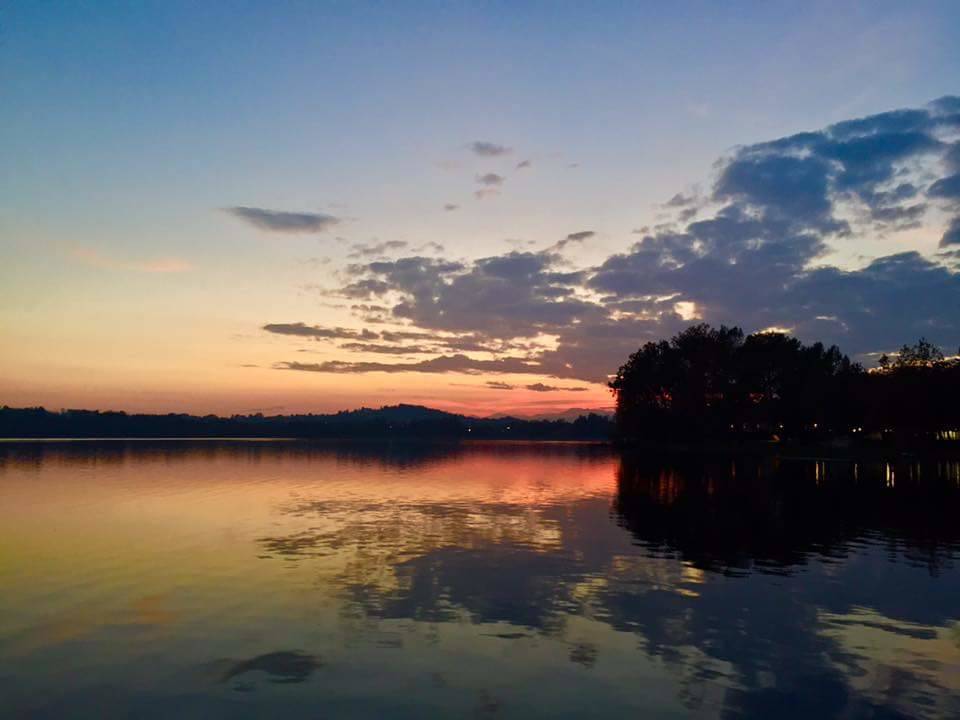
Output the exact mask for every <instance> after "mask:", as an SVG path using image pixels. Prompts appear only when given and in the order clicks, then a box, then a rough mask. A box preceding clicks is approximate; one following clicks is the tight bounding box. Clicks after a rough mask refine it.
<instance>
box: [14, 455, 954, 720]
mask: <svg viewBox="0 0 960 720" xmlns="http://www.w3.org/2000/svg"><path fill="white" fill-rule="evenodd" d="M958 510H960V464H958V463H956V462H953V463H951V462H945V461H941V462H928V463H918V462H913V461H911V462H900V463H893V464H886V463H880V462H876V463H866V464H864V463H850V462H842V463H841V462H823V461H817V460H791V461H788V460H777V459H775V458H768V459H764V460H751V459H738V460H730V459H707V460H704V459H700V460H693V459H677V458H673V459H663V458H659V459H658V458H654V457H626V458H624V457H621V456H620V455H618V454H616V453H615V452H614V451H612V450H611V449H609V448H607V447H604V446H597V445H577V444H540V445H537V444H486V445H461V446H455V445H432V446H431V445H425V446H409V445H407V446H403V445H395V446H383V445H371V444H342V445H335V444H307V443H298V442H244V441H236V442H219V441H199V442H150V441H138V442H116V441H115V442H75V443H57V442H50V443H0V588H2V592H0V700H2V702H0V706H2V707H3V708H4V710H3V715H4V717H7V716H10V717H30V718H32V717H57V718H109V717H124V718H127V717H136V718H161V717H163V718H166V717H177V718H194V717H195V718H219V717H230V718H248V717H249V718H275V717H291V718H299V717H303V718H322V717H330V718H336V717H349V718H385V717H410V718H415V717H417V718H419V717H451V718H471V717H476V718H487V717H489V718H499V717H503V718H530V717H604V716H607V717H621V716H640V717H647V718H661V717H663V718H666V717H696V718H715V717H731V718H772V717H777V718H790V717H796V718H809V717H843V718H896V717H912V718H942V717H951V716H952V717H956V716H960V622H958V621H960V569H958V566H957V561H958V558H960V520H958V518H960V514H958Z"/></svg>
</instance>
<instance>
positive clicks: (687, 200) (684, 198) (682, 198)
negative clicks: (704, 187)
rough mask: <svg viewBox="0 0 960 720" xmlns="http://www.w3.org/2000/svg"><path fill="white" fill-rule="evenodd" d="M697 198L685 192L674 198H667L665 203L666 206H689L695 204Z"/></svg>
mask: <svg viewBox="0 0 960 720" xmlns="http://www.w3.org/2000/svg"><path fill="white" fill-rule="evenodd" d="M696 201H697V199H696V198H695V197H694V196H692V195H684V194H683V193H677V194H676V195H674V196H673V197H672V198H670V199H669V200H667V202H665V203H664V206H665V207H675V208H679V207H687V205H693V204H694V203H695V202H696Z"/></svg>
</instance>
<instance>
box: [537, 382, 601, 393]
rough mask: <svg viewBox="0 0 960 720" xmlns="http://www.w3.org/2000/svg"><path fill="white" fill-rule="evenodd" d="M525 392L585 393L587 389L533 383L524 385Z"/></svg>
mask: <svg viewBox="0 0 960 720" xmlns="http://www.w3.org/2000/svg"><path fill="white" fill-rule="evenodd" d="M524 387H525V388H526V389H527V390H532V391H533V392H561V391H563V392H586V391H587V390H588V389H589V388H585V387H557V386H556V385H544V384H543V383H533V384H532V385H524Z"/></svg>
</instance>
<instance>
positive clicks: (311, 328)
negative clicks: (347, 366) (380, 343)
mask: <svg viewBox="0 0 960 720" xmlns="http://www.w3.org/2000/svg"><path fill="white" fill-rule="evenodd" d="M262 329H263V330H266V331H267V332H268V333H274V334H275V335H293V336H295V337H307V338H313V339H316V340H344V339H351V340H376V339H377V338H378V337H379V335H378V334H377V333H375V332H372V331H371V330H367V329H366V328H364V329H363V330H351V329H350V328H342V327H321V326H320V325H306V324H304V323H302V322H296V323H267V324H266V325H264V326H263V328H262Z"/></svg>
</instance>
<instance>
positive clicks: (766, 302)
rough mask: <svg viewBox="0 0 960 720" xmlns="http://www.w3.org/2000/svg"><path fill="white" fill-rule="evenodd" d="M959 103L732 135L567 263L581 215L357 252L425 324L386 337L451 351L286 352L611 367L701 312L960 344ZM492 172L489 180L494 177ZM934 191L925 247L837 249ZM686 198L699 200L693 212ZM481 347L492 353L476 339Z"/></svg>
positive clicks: (870, 234)
mask: <svg viewBox="0 0 960 720" xmlns="http://www.w3.org/2000/svg"><path fill="white" fill-rule="evenodd" d="M957 104H960V99H956V98H954V99H951V98H946V99H941V100H938V101H936V102H935V103H932V104H930V105H928V106H926V107H923V108H917V109H905V110H898V111H893V112H890V113H881V114H879V115H872V116H867V117H863V118H855V119H852V120H848V121H845V122H841V123H837V124H835V125H831V126H828V127H825V128H822V129H820V130H814V131H809V132H803V133H798V134H795V135H790V136H787V137H783V138H777V139H773V140H770V141H765V142H760V143H755V144H752V145H745V146H742V147H739V148H736V149H735V150H734V151H732V152H731V153H730V154H729V155H728V156H726V157H724V158H722V159H721V160H720V161H719V162H718V163H717V164H716V165H715V167H716V175H715V177H714V179H713V182H712V184H711V185H710V186H709V187H707V188H706V189H705V191H704V193H703V194H702V196H701V195H699V194H698V195H697V198H696V199H693V197H692V196H688V195H684V194H678V195H675V196H674V197H673V198H671V200H669V201H668V203H667V204H668V205H669V206H671V207H675V208H677V209H678V211H679V212H678V213H677V214H678V215H679V219H675V220H672V221H671V222H669V223H665V224H660V225H654V226H652V227H645V228H642V229H641V230H640V231H639V232H638V233H637V235H636V236H634V237H635V239H636V240H637V242H635V243H633V244H632V245H630V246H629V247H627V248H624V249H623V250H622V251H620V252H617V253H614V254H612V255H610V256H608V257H606V258H604V259H602V260H600V261H599V262H597V263H596V264H595V265H593V266H590V267H579V268H576V267H574V268H572V267H570V265H569V263H566V262H565V261H564V260H563V258H562V257H561V255H560V253H559V250H561V249H562V248H563V247H564V246H565V245H566V244H567V243H570V242H582V241H583V240H586V239H588V238H589V237H592V234H591V233H593V232H594V231H592V230H582V231H578V232H573V233H570V234H569V235H567V236H566V237H564V238H563V239H562V240H560V241H559V242H558V243H556V244H555V245H553V246H552V247H550V248H548V249H547V250H544V251H541V252H532V251H520V250H512V251H509V252H505V253H501V254H494V255H489V256H486V257H480V258H477V259H474V260H471V261H455V260H449V259H444V258H443V257H423V256H419V255H415V256H412V257H400V258H396V259H389V260H386V259H385V260H376V261H373V262H363V263H357V264H354V265H351V266H349V267H348V268H347V270H346V271H345V280H344V282H343V284H342V286H341V287H340V288H338V290H337V292H338V293H339V294H341V295H342V296H345V297H354V298H357V299H358V300H359V301H360V302H362V303H364V304H375V305H376V306H378V307H380V308H382V310H381V311H378V313H377V319H378V320H380V321H387V322H390V323H394V324H398V325H404V326H406V329H404V330H400V331H397V332H398V333H399V332H402V333H411V334H417V333H425V334H428V335H431V336H432V338H428V337H400V336H399V335H398V336H396V337H392V336H391V337H390V338H388V337H387V335H386V331H385V332H384V334H383V335H382V337H381V340H380V341H381V343H383V344H385V345H391V346H398V347H402V345H403V344H404V343H405V342H409V343H411V346H412V347H421V348H425V347H431V348H434V347H435V348H437V349H438V351H439V352H441V353H442V355H441V356H440V357H436V358H430V359H425V360H420V361H417V362H400V363H376V362H374V363H371V362H352V361H350V360H349V358H348V359H340V360H337V361H332V362H329V363H319V364H312V365H302V366H301V365H297V364H290V363H281V364H279V365H278V367H281V368H283V369H297V370H304V371H311V372H338V373H344V372H350V373H361V372H433V373H435V372H466V373H508V372H509V373H523V374H528V375H539V376H541V377H553V378H565V379H579V380H585V381H593V382H603V381H604V380H605V379H606V378H607V377H608V376H609V374H611V373H613V372H615V370H616V368H617V367H618V366H619V365H620V364H621V363H622V362H623V361H624V360H625V359H626V358H627V357H628V356H629V355H630V353H632V352H633V351H635V350H636V349H637V347H638V346H639V345H640V344H642V343H643V342H645V341H647V340H656V339H660V338H664V337H668V336H670V335H672V334H674V333H676V332H678V331H679V330H681V329H683V328H684V327H686V326H688V325H689V324H690V322H693V321H704V322H710V323H713V324H721V323H725V324H737V325H740V326H742V327H743V328H744V329H745V330H747V331H748V332H750V331H756V330H760V329H763V328H768V327H774V326H777V327H789V328H792V329H793V332H794V333H795V334H796V335H797V336H798V337H800V338H801V339H803V340H805V341H808V342H809V341H816V340H822V341H824V342H827V343H837V344H839V345H840V346H841V348H842V349H843V350H844V351H846V352H848V353H851V354H854V355H859V356H860V357H862V358H866V357H870V355H869V354H870V353H876V352H879V351H884V350H890V349H891V348H895V347H898V346H899V345H901V344H902V343H904V342H910V341H912V340H915V339H916V338H918V337H920V336H925V337H927V338H929V339H930V340H931V341H933V342H935V343H937V344H939V345H941V346H945V347H955V346H956V345H957V344H960V312H958V308H960V274H958V273H957V271H956V270H957V265H956V257H957V250H956V248H958V247H960V212H958V211H957V209H956V208H957V207H958V201H957V198H956V188H955V185H954V183H956V182H957V180H956V179H955V176H956V175H957V174H958V173H960V149H958V148H960V145H958V143H957V142H956V137H957V133H958V131H960V114H957V111H956V110H953V109H952V108H953V107H954V106H955V105H957ZM491 175H493V174H491ZM481 177H483V176H481ZM496 177H497V178H500V176H499V175H497V176H496ZM501 182H502V180H501ZM481 184H483V185H484V188H483V190H489V191H496V188H497V186H498V184H497V182H496V181H494V180H491V181H490V182H489V183H481ZM928 205H930V206H934V205H936V209H937V210H946V211H947V213H948V221H947V228H946V230H945V232H943V236H942V239H941V241H940V247H941V249H942V251H941V252H940V254H937V255H927V254H924V253H923V252H921V249H924V248H926V246H925V245H920V244H919V242H920V241H919V240H914V239H913V236H909V235H904V236H903V237H902V238H897V240H898V242H899V241H901V240H902V247H903V251H902V252H897V253H895V254H891V255H887V256H884V257H877V258H875V259H873V260H871V261H869V262H868V263H867V264H866V265H863V266H860V267H854V266H852V265H850V264H849V263H848V264H847V265H845V266H842V267H841V266H839V265H837V264H836V263H837V261H836V260H835V259H834V258H836V257H842V256H850V255H851V254H852V253H851V252H850V251H851V250H853V251H854V253H853V254H862V251H863V249H864V248H869V247H870V245H869V243H870V242H871V241H872V240H873V239H874V238H876V237H877V236H878V233H891V232H899V231H900V230H902V229H904V228H909V227H918V226H920V227H925V226H926V224H927V223H929V222H932V221H931V220H930V218H931V216H935V217H937V219H938V221H939V218H940V217H942V215H937V214H936V213H934V212H933V211H932V210H931V207H928ZM691 208H697V209H699V210H700V213H701V215H698V216H697V217H696V218H695V217H694V216H693V215H684V212H685V211H686V210H689V209H691ZM929 234H932V233H919V234H917V235H918V237H919V236H922V235H929ZM912 242H913V243H917V244H916V247H913V246H911V243H912ZM835 251H841V255H839V256H838V255H836V254H834V253H835ZM303 327H305V328H306V327H310V326H303ZM303 332H304V331H303V330H296V331H294V332H291V333H289V334H303ZM390 332H393V331H392V330H391V331H390ZM345 339H349V338H345ZM385 352H389V353H396V354H400V351H399V350H390V351H385ZM480 353H482V354H483V357H482V359H480V358H478V357H474V355H476V354H480ZM533 385H543V387H548V388H552V387H556V388H558V390H559V389H563V390H568V391H569V390H574V388H563V387H561V386H560V385H553V384H550V385H547V384H544V383H533ZM528 389H531V390H533V391H535V392H536V391H537V390H534V389H533V387H530V388H528ZM540 391H541V392H550V390H543V389H541V390H540Z"/></svg>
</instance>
